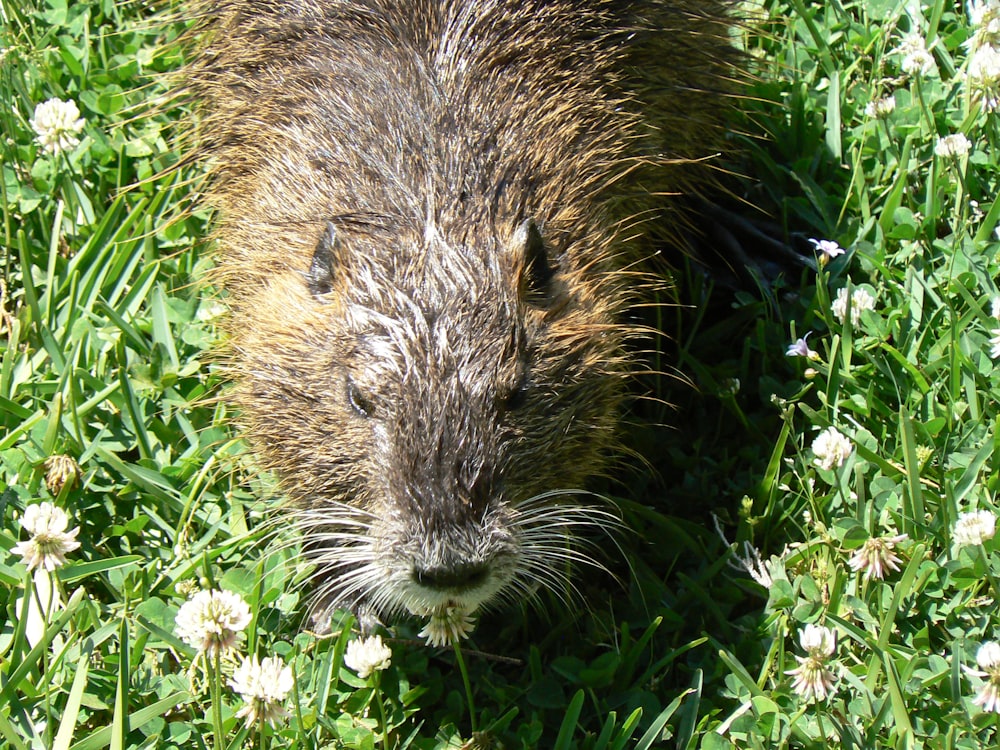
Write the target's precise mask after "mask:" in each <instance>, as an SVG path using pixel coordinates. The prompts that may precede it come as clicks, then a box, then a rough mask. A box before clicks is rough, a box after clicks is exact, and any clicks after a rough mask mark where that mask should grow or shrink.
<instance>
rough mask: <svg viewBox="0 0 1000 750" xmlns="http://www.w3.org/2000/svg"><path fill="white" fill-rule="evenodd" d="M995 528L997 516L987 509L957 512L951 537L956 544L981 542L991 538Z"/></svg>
mask: <svg viewBox="0 0 1000 750" xmlns="http://www.w3.org/2000/svg"><path fill="white" fill-rule="evenodd" d="M996 530H997V518H996V516H995V515H993V514H992V513H990V512H989V511H988V510H974V511H972V512H970V513H959V514H958V520H957V521H956V522H955V528H954V529H953V530H952V539H953V540H954V542H955V544H958V545H976V544H982V543H983V542H985V541H986V540H987V539H992V538H993V536H994V535H995V534H996Z"/></svg>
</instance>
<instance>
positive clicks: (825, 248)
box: [809, 239, 847, 263]
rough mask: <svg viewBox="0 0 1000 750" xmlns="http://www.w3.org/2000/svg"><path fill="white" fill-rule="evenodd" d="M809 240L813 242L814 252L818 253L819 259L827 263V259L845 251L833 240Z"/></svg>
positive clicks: (829, 259) (831, 258)
mask: <svg viewBox="0 0 1000 750" xmlns="http://www.w3.org/2000/svg"><path fill="white" fill-rule="evenodd" d="M809 241H810V242H811V243H813V248H815V250H816V252H817V253H819V255H820V261H821V262H823V263H827V262H828V261H831V260H833V259H834V258H836V257H837V256H838V255H843V254H844V253H845V252H847V251H846V250H844V248H842V247H841V246H840V245H838V244H837V243H836V242H834V241H833V240H816V239H810V240H809Z"/></svg>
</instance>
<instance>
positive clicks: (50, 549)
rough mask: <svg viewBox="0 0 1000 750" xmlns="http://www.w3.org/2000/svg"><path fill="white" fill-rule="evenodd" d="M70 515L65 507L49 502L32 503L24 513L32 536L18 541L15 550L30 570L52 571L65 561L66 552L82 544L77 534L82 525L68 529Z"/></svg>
mask: <svg viewBox="0 0 1000 750" xmlns="http://www.w3.org/2000/svg"><path fill="white" fill-rule="evenodd" d="M68 525H69V516H67V515H66V511H64V510H63V509H62V508H58V507H56V506H55V505H53V504H52V503H50V502H43V503H38V504H37V505H29V506H28V507H27V508H25V509H24V515H23V516H22V517H21V528H23V529H24V530H25V531H27V532H28V533H29V534H31V539H29V540H27V541H26V542H18V543H17V544H15V545H14V547H13V549H12V551H13V552H14V554H16V555H20V556H21V559H22V560H23V562H24V564H25V565H27V566H28V570H31V569H32V568H44V569H45V570H48V571H49V572H51V571H53V570H55V569H56V568H58V567H59V566H60V565H65V564H66V553H67V552H72V551H73V550H75V549H77V548H78V547H79V546H80V543H79V542H78V541H76V535H77V534H79V533H80V529H79V527H77V528H75V529H72V530H70V531H66V527H67V526H68Z"/></svg>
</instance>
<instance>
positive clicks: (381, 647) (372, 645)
mask: <svg viewBox="0 0 1000 750" xmlns="http://www.w3.org/2000/svg"><path fill="white" fill-rule="evenodd" d="M391 663H392V650H391V649H390V648H389V647H388V646H386V645H385V644H384V643H383V642H382V636H380V635H372V636H369V637H367V638H364V639H355V640H353V641H351V642H350V643H348V644H347V649H346V650H345V651H344V664H346V665H347V666H348V667H350V668H351V669H353V670H354V671H355V672H357V673H358V677H360V678H361V679H362V680H363V679H365V678H367V677H368V675H370V674H371V673H372V672H381V671H382V670H383V669H388V668H389V665H390V664H391Z"/></svg>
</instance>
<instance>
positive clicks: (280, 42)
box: [187, 0, 738, 616]
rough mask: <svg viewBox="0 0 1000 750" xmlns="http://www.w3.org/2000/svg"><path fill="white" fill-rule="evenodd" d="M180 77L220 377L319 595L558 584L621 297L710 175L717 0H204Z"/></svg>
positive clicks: (391, 604)
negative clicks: (282, 499) (196, 140)
mask: <svg viewBox="0 0 1000 750" xmlns="http://www.w3.org/2000/svg"><path fill="white" fill-rule="evenodd" d="M199 7H200V10H201V11H202V12H203V17H204V23H203V24H201V26H200V27H199V29H198V34H199V35H200V36H201V38H202V39H203V42H202V46H201V47H200V52H199V53H198V56H197V58H196V60H195V61H194V63H193V64H192V65H191V66H190V68H189V69H188V71H187V80H188V88H189V91H190V92H191V93H192V94H193V95H194V96H195V97H197V99H198V100H200V101H201V102H202V107H201V109H200V117H201V124H200V137H201V150H200V153H201V154H202V155H203V156H204V157H205V158H206V160H207V163H208V164H209V165H210V167H211V183H210V184H211V187H210V190H209V192H208V198H209V201H210V203H211V204H212V205H213V206H215V207H216V208H217V209H218V224H217V230H216V238H217V242H218V246H219V254H218V267H219V268H218V281H219V282H220V283H221V285H222V286H223V287H224V288H225V289H226V290H227V291H228V293H229V300H230V302H231V306H232V314H231V317H230V319H229V320H230V322H229V333H230V337H231V346H232V369H233V375H234V380H235V383H236V387H235V389H234V399H235V401H236V402H237V404H238V405H239V407H240V409H241V410H242V413H243V417H244V419H245V422H246V428H247V431H248V434H249V436H250V438H251V440H252V443H253V445H254V447H255V448H256V450H257V451H258V453H259V455H260V459H261V463H262V465H263V466H264V467H266V468H267V469H271V470H274V471H275V472H276V473H277V475H278V476H279V477H280V479H281V482H282V486H283V489H284V491H285V492H286V493H287V495H288V498H289V508H290V511H291V513H292V515H293V516H294V517H295V520H296V521H297V522H298V524H299V525H300V526H301V528H302V529H303V531H304V535H305V538H306V540H307V545H308V548H309V550H310V553H311V555H312V557H313V559H314V560H315V562H316V564H317V581H318V584H319V586H318V592H319V594H320V598H321V599H322V600H323V601H324V602H326V603H334V604H344V605H347V606H355V607H357V606H364V607H367V608H370V609H371V610H372V611H374V612H376V613H379V614H382V615H387V616H393V615H396V614H399V613H401V612H402V611H406V610H408V611H410V612H418V613H427V612H431V611H441V610H442V608H444V607H457V608H459V609H460V610H464V611H472V610H475V609H476V608H477V607H479V606H481V605H486V604H489V603H492V602H495V601H502V600H504V599H507V600H512V599H517V598H523V597H525V596H530V595H531V594H532V592H533V591H534V590H535V588H536V587H537V584H541V585H544V586H548V587H551V588H554V589H560V588H562V587H563V586H565V585H566V584H567V581H566V580H565V572H564V571H565V563H566V562H567V561H568V560H573V559H585V558H586V556H585V555H584V554H583V553H582V552H581V551H580V550H579V549H574V548H573V546H572V545H570V544H568V542H567V535H568V534H569V532H571V531H572V527H573V526H575V525H580V524H593V525H602V524H604V525H606V524H607V522H608V519H609V518H610V516H609V515H608V514H607V513H606V512H603V511H600V510H596V509H592V508H589V507H588V506H585V505H581V504H579V503H578V501H577V500H576V499H574V495H573V492H574V491H578V490H579V488H580V487H582V486H583V485H584V483H585V481H586V479H587V477H588V476H590V475H592V474H594V473H595V472H598V471H600V469H601V467H602V466H603V465H604V464H605V461H606V457H607V455H608V453H609V451H610V450H611V448H612V446H613V444H614V442H615V439H616V433H617V429H618V423H619V405H620V401H621V399H622V396H623V390H624V376H625V375H626V374H627V373H628V372H629V370H630V368H631V367H632V361H631V360H632V355H631V354H630V353H629V351H628V349H627V347H626V346H625V344H626V340H627V339H629V338H630V336H632V335H633V334H634V333H635V332H636V329H635V327H634V326H632V325H630V324H629V323H628V322H627V321H626V319H625V313H626V311H627V310H628V308H629V306H630V305H631V304H632V303H634V302H635V301H636V299H635V298H636V295H637V289H638V287H639V286H640V285H639V284H637V283H636V278H637V276H639V275H640V274H641V273H642V265H641V260H642V259H643V258H644V257H646V256H648V255H649V254H650V253H651V246H650V245H649V244H648V237H650V236H663V235H669V234H670V233H671V229H672V228H676V227H677V225H678V223H679V222H680V221H682V218H681V217H680V215H679V214H678V212H677V211H676V210H674V208H673V207H672V201H673V200H674V199H673V198H672V196H675V195H679V194H689V193H692V192H697V191H698V190H699V189H700V188H701V187H702V186H703V185H705V184H706V183H708V182H711V172H710V169H711V166H710V164H709V160H710V159H711V157H712V156H713V155H714V154H716V153H717V151H718V150H719V147H720V143H721V141H722V134H723V132H722V131H723V128H722V124H721V119H720V112H721V111H722V110H724V109H725V107H726V106H727V98H728V96H729V93H730V92H731V85H730V81H731V80H732V76H733V71H734V69H735V61H736V59H737V56H738V55H737V52H736V50H735V49H734V48H733V46H732V45H731V43H730V38H729V29H730V10H731V3H730V2H729V1H728V0H636V1H635V2H616V1H611V0H589V1H584V0H551V1H549V2H545V1H542V0H409V1H405V0H215V1H214V2H206V3H203V4H202V5H201V6H199Z"/></svg>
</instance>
